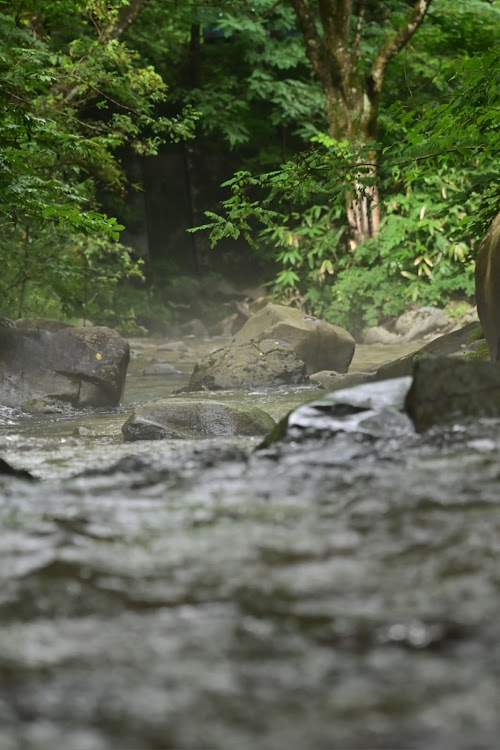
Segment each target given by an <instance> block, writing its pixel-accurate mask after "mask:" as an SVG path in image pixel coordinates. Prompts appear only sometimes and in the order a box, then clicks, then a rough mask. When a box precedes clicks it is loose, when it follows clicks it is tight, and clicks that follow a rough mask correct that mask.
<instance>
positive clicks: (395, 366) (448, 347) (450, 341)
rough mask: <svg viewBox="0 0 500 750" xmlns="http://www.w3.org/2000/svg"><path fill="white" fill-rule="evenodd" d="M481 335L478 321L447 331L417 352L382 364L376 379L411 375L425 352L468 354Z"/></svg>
mask: <svg viewBox="0 0 500 750" xmlns="http://www.w3.org/2000/svg"><path fill="white" fill-rule="evenodd" d="M481 335H482V334H481V327H480V326H479V324H478V323H477V322H473V323H469V324H468V325H466V326H464V327H463V328H461V329H460V330H458V331H453V332H452V333H445V334H444V335H443V336H439V337H438V338H437V339H434V340H433V341H430V342H429V343H428V344H425V346H423V347H422V348H421V349H418V350H417V351H416V352H412V353H411V354H407V355H406V356H405V357H400V359H396V360H394V361H393V362H388V363H387V364H385V365H382V367H379V369H378V370H377V372H376V373H375V376H374V380H386V379H387V378H401V377H405V376H407V375H411V374H412V372H413V364H414V362H416V361H417V360H418V359H420V357H422V355H424V354H425V355H428V354H433V355H435V356H438V357H444V356H454V355H456V356H460V355H465V354H468V353H470V352H471V351H473V350H475V348H476V347H477V344H478V340H480V338H481Z"/></svg>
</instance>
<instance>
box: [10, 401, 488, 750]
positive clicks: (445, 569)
mask: <svg viewBox="0 0 500 750" xmlns="http://www.w3.org/2000/svg"><path fill="white" fill-rule="evenodd" d="M317 395H318V393H317V392H313V391H311V390H307V389H305V390H304V389H302V390H300V391H298V392H297V391H287V392H274V393H264V392H263V393H260V394H259V393H253V394H246V395H245V398H250V399H252V400H253V401H254V402H256V403H258V405H261V406H262V408H266V406H264V403H268V405H269V404H272V406H271V408H274V410H275V411H274V414H273V416H275V417H276V418H278V417H279V416H280V414H281V413H285V412H286V411H287V410H288V409H289V407H290V404H291V402H294V404H295V405H296V404H298V403H302V402H305V401H308V400H310V399H311V398H313V397H314V396H317ZM126 396H127V394H126ZM207 397H210V396H209V395H207ZM132 400H133V399H132ZM129 403H130V402H129V401H127V397H126V399H125V406H123V407H120V409H119V410H114V411H111V412H102V413H97V414H96V413H93V414H90V413H81V414H79V415H73V416H72V417H67V416H60V417H57V418H53V417H52V419H49V418H48V416H43V417H42V416H37V417H33V416H30V417H26V416H23V415H20V414H19V413H17V412H15V411H13V410H8V409H3V410H0V455H2V456H3V457H4V458H6V459H7V460H9V461H10V462H11V463H13V464H14V465H16V466H22V468H25V469H28V470H30V471H32V473H33V474H35V475H36V476H38V477H41V479H40V480H38V481H27V480H21V479H16V478H13V477H1V478H0V519H1V527H2V533H1V534H0V561H1V565H0V579H1V585H0V675H1V679H0V747H1V748H2V750H4V749H5V750H18V748H23V750H24V749H26V750H46V749H48V748H65V750H111V749H113V750H115V749H116V748H120V750H122V749H124V750H126V749H127V748H129V749H130V750H132V748H145V749H149V748H151V749H153V748H154V749H156V748H157V749H158V750H159V749H160V748H172V749H173V748H190V749H193V750H194V749H195V748H196V749H204V748H207V749H208V748H217V749H220V750H226V748H227V750H229V749H231V750H233V749H234V748H238V750H247V749H248V750H253V749H254V748H256V747H259V748H262V750H275V749H276V750H278V749H279V750H281V748H284V747H286V748H289V750H318V749H319V750H322V749H324V750H327V749H328V750H331V749H332V748H339V750H340V748H342V749H343V748H352V749H353V750H354V749H356V750H360V749H365V748H366V750H368V748H380V749H382V748H390V747H391V748H393V747H398V748H410V747H411V748H418V749H420V748H421V749H422V750H424V748H425V750H448V748H449V750H452V749H453V750H455V749H458V750H461V749H463V750H466V748H467V749H468V748H471V747H474V748H485V749H486V748H492V747H495V746H496V744H497V738H498V736H499V732H500V714H499V712H498V695H499V688H500V646H499V644H500V568H499V566H498V556H499V552H500V492H499V489H500V468H499V467H500V422H499V421H498V420H478V421H476V422H475V423H470V424H468V425H460V424H456V425H450V426H448V427H446V428H439V429H437V428H434V429H433V430H431V431H429V432H427V433H422V434H417V433H416V432H415V431H414V430H413V428H412V426H411V423H410V422H409V421H408V420H407V421H405V420H404V419H394V418H392V417H391V416H390V415H389V416H387V414H384V415H382V416H380V417H377V415H375V417H374V418H373V419H372V420H371V421H370V422H369V423H368V422H367V423H366V424H365V425H364V427H363V430H361V431H360V430H357V429H353V430H351V431H350V430H334V431H331V430H330V431H329V430H328V425H325V424H324V423H321V428H320V429H315V425H314V423H313V422H311V424H307V421H306V422H304V421H303V422H302V423H301V424H298V426H297V427H296V429H295V431H292V432H290V433H289V435H288V437H287V438H285V439H284V440H281V441H279V442H277V443H273V444H271V445H270V446H269V447H267V448H258V442H259V441H258V440H257V439H253V438H251V439H249V438H247V439H236V440H234V439H233V440H217V441H214V440H204V441H198V442H196V441H193V442H181V441H155V442H140V443H134V444H125V443H123V442H122V441H121V438H120V427H121V424H122V423H123V421H125V418H126V416H127V409H128V404H129ZM292 405H293V404H292ZM305 413H306V414H307V413H308V412H307V410H305ZM296 421H297V423H298V422H299V421H300V420H296Z"/></svg>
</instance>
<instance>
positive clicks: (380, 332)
mask: <svg viewBox="0 0 500 750" xmlns="http://www.w3.org/2000/svg"><path fill="white" fill-rule="evenodd" d="M401 343H402V339H401V336H398V334H397V333H391V332H390V331H388V330H387V328H384V327H383V326H371V327H370V328H365V330H364V331H363V344H401Z"/></svg>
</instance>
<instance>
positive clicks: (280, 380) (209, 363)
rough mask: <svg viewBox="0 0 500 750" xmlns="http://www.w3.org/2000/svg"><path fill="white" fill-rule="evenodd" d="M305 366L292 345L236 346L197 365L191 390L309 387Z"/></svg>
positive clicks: (267, 343)
mask: <svg viewBox="0 0 500 750" xmlns="http://www.w3.org/2000/svg"><path fill="white" fill-rule="evenodd" d="M307 382H308V377H307V372H306V366H305V364H304V362H303V361H302V360H301V359H300V358H299V357H298V356H297V354H296V353H295V352H294V350H293V349H292V347H291V346H290V344H288V343H286V342H283V341H276V340H271V339H265V340H263V341H261V342H260V343H259V344H257V343H255V344H253V343H249V344H242V345H235V344H233V345H232V346H231V347H229V348H227V349H219V350H218V351H215V352H213V353H212V354H210V355H209V356H208V357H207V359H206V360H204V361H203V362H202V363H200V364H197V365H196V367H195V368H194V371H193V374H192V375H191V379H190V381H189V386H188V390H191V391H199V390H203V389H208V390H228V389H229V390H231V389H242V388H258V387H263V386H269V387H272V386H279V385H289V384H294V385H300V384H302V383H307Z"/></svg>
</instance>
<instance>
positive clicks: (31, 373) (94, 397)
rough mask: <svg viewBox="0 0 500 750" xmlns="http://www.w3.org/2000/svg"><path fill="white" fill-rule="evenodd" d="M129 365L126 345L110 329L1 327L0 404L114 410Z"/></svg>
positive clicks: (127, 346)
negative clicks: (42, 403) (33, 402)
mask: <svg viewBox="0 0 500 750" xmlns="http://www.w3.org/2000/svg"><path fill="white" fill-rule="evenodd" d="M128 362H129V345H128V342H127V341H125V339H123V338H122V337H121V336H120V335H119V334H118V333H117V332H116V331H114V330H112V329H110V328H105V327H95V328H64V329H61V330H59V331H56V332H52V331H45V330H33V329H21V328H18V327H17V326H16V327H15V328H10V327H9V328H4V327H0V404H3V405H5V406H13V407H19V406H22V405H26V402H29V401H31V400H33V399H42V400H45V401H46V403H47V404H50V403H55V402H63V403H66V404H70V405H71V406H73V407H78V408H81V407H85V406H116V405H117V404H118V403H119V402H120V398H121V395H122V392H123V387H124V383H125V375H126V371H127V366H128Z"/></svg>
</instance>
